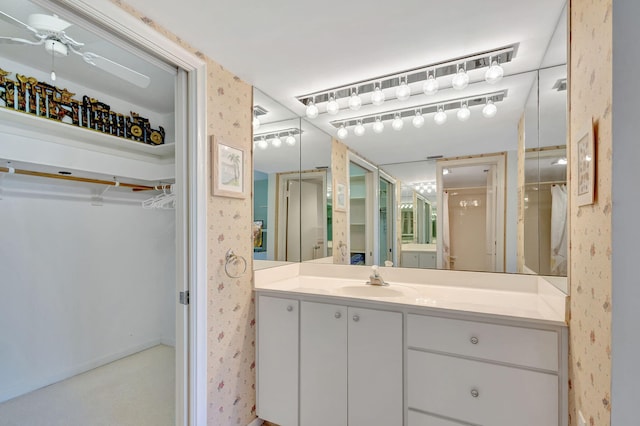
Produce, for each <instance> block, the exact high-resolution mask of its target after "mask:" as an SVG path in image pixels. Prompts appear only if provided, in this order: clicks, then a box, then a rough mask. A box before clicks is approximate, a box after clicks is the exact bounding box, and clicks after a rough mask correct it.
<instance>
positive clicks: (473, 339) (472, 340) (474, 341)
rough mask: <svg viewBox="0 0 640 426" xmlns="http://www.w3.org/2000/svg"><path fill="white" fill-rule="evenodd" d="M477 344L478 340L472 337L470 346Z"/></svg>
mask: <svg viewBox="0 0 640 426" xmlns="http://www.w3.org/2000/svg"><path fill="white" fill-rule="evenodd" d="M478 342H479V340H478V338H477V337H476V336H473V337H472V338H471V343H472V344H474V345H477V344H478Z"/></svg>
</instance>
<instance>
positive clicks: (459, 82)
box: [451, 67, 469, 90]
mask: <svg viewBox="0 0 640 426" xmlns="http://www.w3.org/2000/svg"><path fill="white" fill-rule="evenodd" d="M468 85H469V74H467V72H466V71H465V69H464V68H463V67H460V68H458V72H457V73H456V75H454V76H453V79H452V80H451V86H452V87H453V88H454V89H456V90H462V89H464V88H465V87H467V86H468Z"/></svg>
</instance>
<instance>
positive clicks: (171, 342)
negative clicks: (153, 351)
mask: <svg viewBox="0 0 640 426" xmlns="http://www.w3.org/2000/svg"><path fill="white" fill-rule="evenodd" d="M160 343H162V344H163V345H166V346H171V347H172V348H175V347H176V340H175V339H167V338H166V337H163V338H162V339H160Z"/></svg>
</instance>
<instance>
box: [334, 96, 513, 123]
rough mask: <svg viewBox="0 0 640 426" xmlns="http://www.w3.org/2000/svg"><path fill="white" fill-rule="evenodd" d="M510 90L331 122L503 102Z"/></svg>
mask: <svg viewBox="0 0 640 426" xmlns="http://www.w3.org/2000/svg"><path fill="white" fill-rule="evenodd" d="M508 92H509V90H508V89H504V90H498V91H495V92H489V93H483V94H480V95H476V96H468V97H463V98H455V99H447V100H444V101H441V102H433V103H428V104H423V105H416V106H412V107H407V108H401V109H395V110H392V111H385V112H384V113H381V114H367V115H361V116H358V117H351V118H348V119H346V120H334V121H331V122H330V124H331V125H332V126H333V127H335V128H339V127H340V126H342V125H344V126H345V127H349V126H355V125H357V124H358V122H360V123H362V124H367V123H373V122H375V121H376V119H377V118H379V119H380V121H387V120H393V119H394V118H396V117H398V116H399V117H400V118H406V117H414V116H415V115H416V111H419V112H420V113H421V114H423V115H424V114H429V113H432V112H437V111H438V108H442V109H443V110H444V111H448V110H453V109H458V108H460V105H462V104H465V103H466V104H467V107H469V108H471V107H473V106H477V105H485V104H486V102H487V101H488V100H490V101H492V102H493V103H497V102H502V101H503V100H504V98H506V97H507V94H508Z"/></svg>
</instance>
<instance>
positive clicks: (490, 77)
mask: <svg viewBox="0 0 640 426" xmlns="http://www.w3.org/2000/svg"><path fill="white" fill-rule="evenodd" d="M503 75H504V70H503V69H502V67H501V66H500V64H498V61H496V60H493V59H492V60H491V66H490V67H489V69H487V72H485V73H484V79H485V80H486V81H487V83H489V84H495V83H497V82H499V81H500V80H502V76H503Z"/></svg>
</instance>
